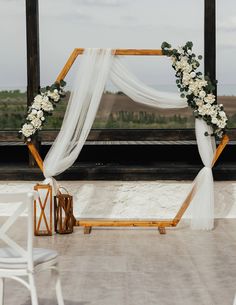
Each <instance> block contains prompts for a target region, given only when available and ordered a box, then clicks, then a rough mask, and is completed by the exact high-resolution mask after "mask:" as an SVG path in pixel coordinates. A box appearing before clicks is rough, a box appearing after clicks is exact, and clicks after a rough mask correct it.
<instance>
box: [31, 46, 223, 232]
mask: <svg viewBox="0 0 236 305" xmlns="http://www.w3.org/2000/svg"><path fill="white" fill-rule="evenodd" d="M83 52H84V49H81V48H80V49H74V51H73V52H72V54H71V55H70V57H69V59H68V60H67V62H66V64H65V66H64V67H63V69H62V71H61V72H60V74H59V75H58V77H57V79H56V82H59V81H60V80H62V79H64V78H65V77H66V75H67V73H68V72H69V70H70V68H71V66H72V65H73V63H74V61H75V60H76V58H77V57H78V55H80V54H83ZM115 55H133V56H135V55H141V56H142V55H144V56H162V55H163V53H162V50H146V49H141V50H140V49H139V50H137V49H116V51H115ZM228 142H229V138H228V136H227V135H224V137H223V138H222V141H221V143H220V144H219V145H218V147H217V150H216V152H215V155H214V158H213V161H212V167H213V166H214V165H215V163H216V161H217V160H218V158H219V156H220V155H221V153H222V151H223V149H224V148H225V146H226V145H227V143H228ZM27 146H28V148H29V150H30V152H31V154H32V156H33V157H34V159H35V161H36V163H37V164H38V166H39V168H40V169H41V171H42V172H43V160H42V158H41V156H40V154H39V152H38V151H37V149H36V147H35V146H34V144H33V143H32V142H27ZM195 192H196V187H195V185H193V187H192V189H191V191H190V192H189V194H188V195H187V197H186V199H185V200H184V202H183V203H182V205H181V207H180V209H179V211H178V212H177V214H176V216H175V217H174V218H173V219H166V220H164V219H155V220H114V219H109V220H108V219H78V220H76V223H75V225H76V226H83V227H84V233H85V234H89V233H90V232H91V230H92V227H156V228H158V230H159V232H160V234H165V233H166V228H168V227H176V226H177V225H178V223H179V222H180V220H181V218H182V217H183V215H184V213H185V211H186V210H187V208H188V207H189V205H190V203H191V201H192V198H193V197H194V195H195Z"/></svg>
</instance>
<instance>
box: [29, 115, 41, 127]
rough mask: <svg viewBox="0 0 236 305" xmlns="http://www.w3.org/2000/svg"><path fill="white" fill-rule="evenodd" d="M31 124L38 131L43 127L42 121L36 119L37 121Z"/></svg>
mask: <svg viewBox="0 0 236 305" xmlns="http://www.w3.org/2000/svg"><path fill="white" fill-rule="evenodd" d="M31 124H32V125H33V126H34V127H35V128H36V129H37V128H39V127H40V126H41V125H42V122H41V120H40V119H38V118H35V119H34V120H33V121H32V122H31Z"/></svg>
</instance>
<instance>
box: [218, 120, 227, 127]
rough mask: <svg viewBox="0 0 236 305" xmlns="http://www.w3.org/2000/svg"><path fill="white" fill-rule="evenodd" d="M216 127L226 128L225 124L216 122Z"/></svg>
mask: <svg viewBox="0 0 236 305" xmlns="http://www.w3.org/2000/svg"><path fill="white" fill-rule="evenodd" d="M217 126H218V127H220V128H224V127H225V126H226V122H224V121H218V124H217Z"/></svg>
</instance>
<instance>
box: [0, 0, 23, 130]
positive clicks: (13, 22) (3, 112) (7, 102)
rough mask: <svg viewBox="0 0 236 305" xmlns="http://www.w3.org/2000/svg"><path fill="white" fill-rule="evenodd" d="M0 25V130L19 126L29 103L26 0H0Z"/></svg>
mask: <svg viewBox="0 0 236 305" xmlns="http://www.w3.org/2000/svg"><path fill="white" fill-rule="evenodd" d="M0 28H1V31H0V41H1V56H0V67H1V73H0V130H10V129H19V128H20V126H21V123H22V118H23V117H24V115H25V111H26V103H27V101H26V39H25V1H24V0H18V1H8V0H0Z"/></svg>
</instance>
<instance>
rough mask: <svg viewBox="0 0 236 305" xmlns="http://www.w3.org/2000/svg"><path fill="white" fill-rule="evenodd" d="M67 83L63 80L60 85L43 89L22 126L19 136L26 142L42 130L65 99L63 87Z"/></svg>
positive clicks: (56, 84)
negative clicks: (48, 118) (60, 102)
mask: <svg viewBox="0 0 236 305" xmlns="http://www.w3.org/2000/svg"><path fill="white" fill-rule="evenodd" d="M65 85H66V82H65V81H63V80H61V81H60V82H59V83H57V82H56V83H54V84H53V85H51V86H47V87H45V88H41V89H40V92H39V94H37V95H36V96H35V98H34V100H33V103H32V105H31V106H30V107H29V108H28V111H27V116H26V120H25V122H24V124H23V125H22V127H21V129H20V131H19V134H20V136H23V137H24V139H25V141H29V142H30V141H31V139H32V138H33V137H34V136H35V134H37V132H38V131H39V130H41V129H42V127H43V125H44V124H45V122H46V118H47V117H48V116H50V115H52V112H53V110H54V108H56V105H57V104H58V103H59V101H60V100H61V99H62V98H64V97H65V92H64V90H63V87H65Z"/></svg>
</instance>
